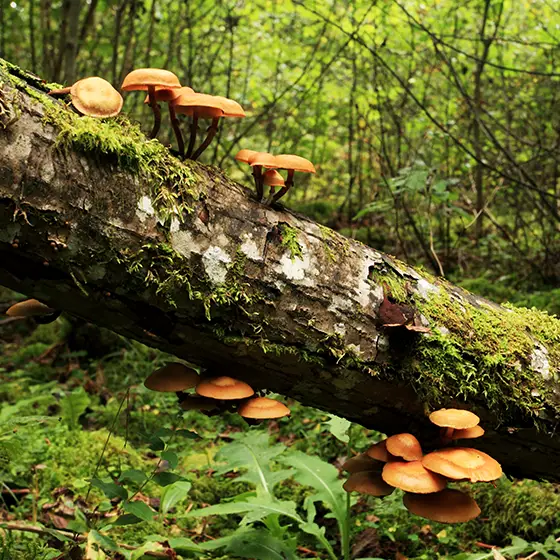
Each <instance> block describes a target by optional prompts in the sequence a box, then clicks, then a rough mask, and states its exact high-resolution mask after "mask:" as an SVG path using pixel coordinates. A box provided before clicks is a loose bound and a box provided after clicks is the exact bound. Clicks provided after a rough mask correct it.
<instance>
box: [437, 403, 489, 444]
mask: <svg viewBox="0 0 560 560" xmlns="http://www.w3.org/2000/svg"><path fill="white" fill-rule="evenodd" d="M429 418H430V422H432V423H433V424H435V425H436V426H441V427H442V428H445V430H444V432H443V435H442V439H443V440H444V441H450V440H451V439H453V432H454V430H455V429H460V430H464V429H466V428H474V427H475V426H477V425H478V423H479V422H480V418H479V417H478V416H477V415H476V414H473V413H472V412H470V411H469V410H462V409H459V408H441V409H440V410H436V411H435V412H432V413H431V414H430V416H429Z"/></svg>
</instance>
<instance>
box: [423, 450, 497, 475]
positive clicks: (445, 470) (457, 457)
mask: <svg viewBox="0 0 560 560" xmlns="http://www.w3.org/2000/svg"><path fill="white" fill-rule="evenodd" d="M422 464H423V465H424V467H426V468H427V469H429V470H430V471H432V472H435V473H438V474H441V475H443V476H446V477H447V478H452V479H455V480H463V479H468V480H470V481H471V482H490V481H491V480H496V479H497V478H500V476H502V467H501V466H500V463H498V461H496V459H493V458H492V457H490V455H487V454H486V453H484V452H482V451H479V450H478V449H470V448H468V447H450V448H447V449H440V450H439V451H433V452H432V453H428V454H427V455H426V456H424V457H423V458H422Z"/></svg>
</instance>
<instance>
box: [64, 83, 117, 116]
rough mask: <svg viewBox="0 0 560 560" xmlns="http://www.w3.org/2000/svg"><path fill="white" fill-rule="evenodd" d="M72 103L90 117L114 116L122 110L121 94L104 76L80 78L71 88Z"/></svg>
mask: <svg viewBox="0 0 560 560" xmlns="http://www.w3.org/2000/svg"><path fill="white" fill-rule="evenodd" d="M70 95H71V96H72V105H74V107H76V109H78V111H80V113H82V114H83V115H87V116H88V117H98V118H102V117H114V116H115V115H118V114H119V113H120V112H121V109H122V106H123V98H122V96H121V94H120V93H119V92H118V91H117V90H116V89H115V88H114V87H113V86H112V85H111V84H110V83H109V82H108V81H107V80H104V79H103V78H98V77H97V76H93V77H91V78H84V79H83V80H78V81H77V82H76V83H75V84H74V85H73V86H72V88H71V89H70Z"/></svg>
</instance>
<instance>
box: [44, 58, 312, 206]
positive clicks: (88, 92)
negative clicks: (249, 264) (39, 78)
mask: <svg viewBox="0 0 560 560" xmlns="http://www.w3.org/2000/svg"><path fill="white" fill-rule="evenodd" d="M121 89H122V90H123V91H145V92H147V96H146V99H145V101H144V103H146V104H149V105H150V107H151V109H152V111H153V113H154V124H153V126H152V130H151V132H150V135H149V138H150V139H152V138H155V137H156V136H157V134H158V132H159V129H160V127H161V109H160V106H159V103H162V102H163V103H167V105H168V109H169V119H170V121H171V126H172V128H173V132H174V134H175V138H176V139H177V152H178V154H179V156H180V157H181V158H183V159H185V158H189V159H192V160H196V159H198V158H199V157H200V155H201V154H202V153H203V152H204V150H206V148H207V147H208V146H209V145H210V143H211V142H212V139H213V138H214V136H215V135H216V133H217V132H218V126H219V123H220V119H222V118H225V117H233V118H243V117H245V111H244V110H243V107H241V105H240V104H239V103H237V102H236V101H233V100H232V99H228V98H227V97H222V96H220V95H208V94H206V93H197V92H195V91H194V90H193V89H192V88H190V87H187V86H182V85H181V83H180V81H179V78H178V77H177V76H176V75H175V74H174V73H173V72H170V71H169V70H164V69H162V68H137V69H135V70H132V72H130V73H129V74H127V75H126V76H125V78H124V80H123V83H122V85H121ZM49 94H50V95H52V96H62V95H68V94H69V95H70V97H71V102H72V105H73V106H74V107H75V108H76V109H77V110H78V111H79V112H80V113H82V114H83V115H87V116H90V117H98V118H103V117H113V116H115V115H118V114H119V113H120V111H121V109H122V106H123V98H122V97H121V95H120V93H119V92H118V91H117V90H116V89H114V88H113V86H112V85H111V84H110V83H109V82H107V81H106V80H104V79H103V78H99V77H97V76H94V77H90V78H84V79H82V80H79V81H78V82H76V83H75V84H74V85H73V86H71V87H65V88H62V89H56V90H51V91H50V92H49ZM177 114H183V115H187V116H188V117H190V119H191V124H190V138H189V143H188V145H187V148H186V150H185V142H184V140H183V134H182V133H181V126H180V122H179V118H178V117H177ZM204 119H209V120H211V123H210V126H209V127H208V129H207V130H206V137H205V138H204V140H203V141H202V142H201V143H200V145H199V146H198V148H196V149H195V144H196V136H197V132H198V122H199V120H204ZM235 159H237V160H238V161H242V162H245V163H248V164H249V165H251V167H252V168H253V177H254V179H255V186H256V189H257V199H258V200H259V202H261V201H262V200H263V198H264V187H269V188H270V192H269V196H268V197H267V199H266V201H265V203H266V204H268V205H271V204H273V203H275V202H277V201H278V200H280V198H281V197H282V196H284V195H285V194H286V193H287V192H288V190H290V188H291V187H292V186H293V184H294V174H295V172H296V171H298V172H301V173H315V167H314V166H313V164H312V163H311V162H310V161H309V160H307V159H305V158H303V157H300V156H296V155H291V154H280V155H277V156H273V155H272V154H269V153H268V152H256V151H253V150H240V151H239V152H238V153H237V155H236V156H235ZM263 168H264V171H263ZM277 169H285V170H286V171H287V172H288V174H287V177H286V179H284V177H282V175H280V173H278V171H277Z"/></svg>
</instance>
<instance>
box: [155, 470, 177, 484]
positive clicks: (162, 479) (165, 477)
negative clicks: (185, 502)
mask: <svg viewBox="0 0 560 560" xmlns="http://www.w3.org/2000/svg"><path fill="white" fill-rule="evenodd" d="M152 480H153V481H154V482H155V483H156V484H157V485H159V486H169V485H170V484H173V483H175V482H177V481H178V480H183V477H182V476H179V475H178V474H175V473H172V472H167V471H164V472H160V473H157V474H156V475H154V477H153V478H152Z"/></svg>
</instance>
